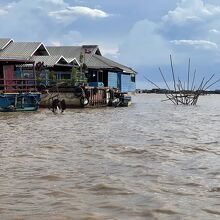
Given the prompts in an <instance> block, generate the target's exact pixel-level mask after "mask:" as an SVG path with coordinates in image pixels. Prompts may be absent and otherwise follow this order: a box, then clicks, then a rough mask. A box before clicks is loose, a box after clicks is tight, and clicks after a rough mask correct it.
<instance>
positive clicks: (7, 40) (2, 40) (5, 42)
mask: <svg viewBox="0 0 220 220" xmlns="http://www.w3.org/2000/svg"><path fill="white" fill-rule="evenodd" d="M12 41H13V40H12V39H10V38H0V50H3V49H4V48H5V47H6V46H7V45H8V44H9V43H10V42H12Z"/></svg>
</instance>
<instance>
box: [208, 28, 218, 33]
mask: <svg viewBox="0 0 220 220" xmlns="http://www.w3.org/2000/svg"><path fill="white" fill-rule="evenodd" d="M209 33H214V34H220V31H219V30H216V29H211V30H209Z"/></svg>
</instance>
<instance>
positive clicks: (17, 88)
mask: <svg viewBox="0 0 220 220" xmlns="http://www.w3.org/2000/svg"><path fill="white" fill-rule="evenodd" d="M31 91H32V92H33V91H37V89H36V80H35V79H27V78H22V79H20V78H19V79H0V92H8V93H9V92H31Z"/></svg>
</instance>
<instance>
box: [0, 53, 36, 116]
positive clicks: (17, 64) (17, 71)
mask: <svg viewBox="0 0 220 220" xmlns="http://www.w3.org/2000/svg"><path fill="white" fill-rule="evenodd" d="M24 65H29V70H28V72H26V73H25V72H24V71H23V69H22V66H24ZM30 66H32V67H33V68H32V70H33V71H30ZM39 104H40V93H39V92H37V89H36V77H35V72H34V62H33V61H31V60H29V59H28V58H23V59H21V58H15V57H0V111H2V112H11V111H36V110H37V109H38V108H39Z"/></svg>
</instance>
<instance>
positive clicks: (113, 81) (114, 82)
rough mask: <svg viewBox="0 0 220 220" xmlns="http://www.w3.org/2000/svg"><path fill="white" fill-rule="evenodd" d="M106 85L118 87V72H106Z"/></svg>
mask: <svg viewBox="0 0 220 220" xmlns="http://www.w3.org/2000/svg"><path fill="white" fill-rule="evenodd" d="M108 87H110V88H118V74H117V73H114V72H108Z"/></svg>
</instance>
